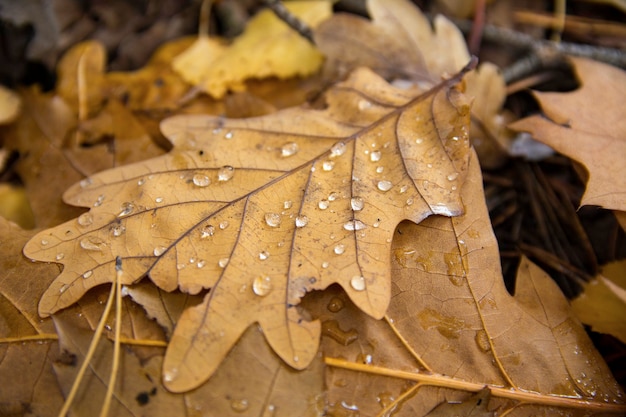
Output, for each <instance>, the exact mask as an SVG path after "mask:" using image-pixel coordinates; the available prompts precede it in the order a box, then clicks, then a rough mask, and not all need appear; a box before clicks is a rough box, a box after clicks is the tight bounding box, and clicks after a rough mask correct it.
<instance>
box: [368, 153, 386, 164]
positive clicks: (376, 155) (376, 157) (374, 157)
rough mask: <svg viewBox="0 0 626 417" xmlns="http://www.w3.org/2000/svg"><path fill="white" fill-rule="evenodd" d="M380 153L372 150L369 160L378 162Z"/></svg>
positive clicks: (380, 156)
mask: <svg viewBox="0 0 626 417" xmlns="http://www.w3.org/2000/svg"><path fill="white" fill-rule="evenodd" d="M382 156H383V155H382V153H381V152H380V151H372V153H370V161H372V162H378V161H380V158H382Z"/></svg>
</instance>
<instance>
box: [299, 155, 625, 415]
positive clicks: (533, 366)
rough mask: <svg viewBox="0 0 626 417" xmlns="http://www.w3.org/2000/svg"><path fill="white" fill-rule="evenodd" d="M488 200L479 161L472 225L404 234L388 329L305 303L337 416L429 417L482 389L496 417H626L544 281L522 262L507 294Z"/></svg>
mask: <svg viewBox="0 0 626 417" xmlns="http://www.w3.org/2000/svg"><path fill="white" fill-rule="evenodd" d="M483 196H484V193H483V190H482V178H481V173H480V168H479V166H478V163H477V158H476V156H475V154H474V155H473V157H472V158H471V159H470V162H469V173H468V176H467V179H466V181H465V184H464V186H463V191H462V195H461V197H462V199H463V203H464V204H465V208H466V210H465V213H464V214H463V215H461V216H457V217H452V218H446V217H443V216H431V217H429V218H428V219H425V220H424V221H422V222H421V223H419V224H414V223H412V222H408V221H407V222H403V223H401V224H400V225H399V226H398V229H397V231H396V233H395V236H394V240H393V246H392V252H391V253H392V302H391V304H390V307H389V310H388V312H387V314H386V316H385V320H378V321H377V320H373V319H372V318H371V317H367V316H365V315H364V314H362V313H361V312H360V311H358V309H356V308H355V307H354V306H353V305H352V303H350V301H349V300H347V298H346V297H345V294H344V293H343V292H341V291H337V288H336V287H335V288H329V289H328V290H327V291H325V292H323V293H315V294H311V295H310V296H307V298H305V300H304V302H303V305H304V307H305V308H306V309H307V310H309V311H311V314H312V315H313V317H315V318H316V319H319V320H321V321H322V323H323V324H322V327H323V329H324V331H323V333H322V334H323V336H324V337H322V344H321V350H322V352H323V353H324V356H325V361H326V364H327V365H329V366H330V369H329V371H328V372H329V373H328V376H327V386H328V387H329V392H328V401H329V403H330V404H329V407H330V414H331V415H342V414H341V410H346V409H347V410H359V411H360V412H361V414H360V415H367V416H373V415H388V414H389V413H393V415H397V416H421V415H426V414H427V413H428V412H429V410H432V409H433V408H434V407H436V406H437V405H438V404H439V403H441V402H458V401H463V400H464V399H465V398H466V397H467V396H468V394H467V393H466V392H463V391H474V392H478V391H480V390H482V389H483V388H485V387H487V388H489V390H490V392H491V400H490V404H489V407H488V410H490V411H491V412H493V410H496V409H498V414H499V413H503V414H507V413H513V414H514V415H523V416H526V415H552V414H550V413H557V412H559V413H561V412H564V411H565V410H564V408H571V410H567V412H570V411H571V412H572V413H574V414H573V415H579V414H576V413H577V412H576V411H575V410H579V411H580V410H585V411H582V413H584V414H585V415H587V414H586V413H587V411H590V410H595V411H598V412H602V411H606V412H614V413H623V412H624V410H626V406H624V404H623V398H624V393H623V392H622V390H621V388H620V387H619V385H618V384H617V382H616V381H615V380H614V379H613V377H612V375H611V373H610V371H609V370H608V368H607V366H606V364H605V363H604V361H603V360H602V357H601V356H600V354H599V353H598V352H597V351H596V350H595V349H594V347H593V344H592V343H591V341H590V340H589V338H588V336H587V334H586V333H585V330H584V329H583V327H582V326H581V325H580V323H579V322H578V321H577V320H576V318H575V316H574V314H573V313H572V311H571V310H570V308H569V305H568V302H567V300H566V299H565V297H564V296H563V294H562V293H561V291H560V290H559V288H558V287H557V285H556V284H555V283H554V281H552V279H550V277H549V276H548V275H547V274H546V273H545V272H543V271H542V270H541V269H539V268H538V267H537V266H535V265H534V264H532V263H531V262H530V261H529V260H528V259H522V261H521V263H520V267H519V270H518V274H517V280H516V288H515V294H514V295H513V296H511V295H510V294H509V293H508V292H507V290H506V288H505V286H504V281H503V279H502V273H501V269H500V267H499V252H498V244H497V242H496V239H495V236H494V234H493V231H492V230H491V223H490V219H489V214H488V211H487V208H486V203H485V200H484V197H483ZM355 372H356V373H355ZM616 403H617V404H616ZM555 407H558V408H559V410H560V411H557V409H555ZM469 410H471V401H470V403H468V408H467V409H466V411H467V412H469ZM483 411H484V410H483ZM516 413H519V414H516ZM563 415H572V414H563Z"/></svg>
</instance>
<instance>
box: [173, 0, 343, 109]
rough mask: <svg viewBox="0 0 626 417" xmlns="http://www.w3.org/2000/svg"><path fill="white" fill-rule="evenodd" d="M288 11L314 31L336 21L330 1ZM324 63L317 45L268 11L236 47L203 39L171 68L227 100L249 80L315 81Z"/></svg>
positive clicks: (297, 5)
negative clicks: (325, 22)
mask: <svg viewBox="0 0 626 417" xmlns="http://www.w3.org/2000/svg"><path fill="white" fill-rule="evenodd" d="M285 7H286V8H287V9H289V10H290V11H291V12H292V13H293V14H294V15H296V16H298V17H299V18H300V19H301V20H302V21H303V22H305V23H306V24H308V25H309V26H311V27H315V26H317V25H318V24H319V23H320V22H321V21H322V20H324V19H326V18H327V17H329V16H330V15H331V5H330V3H329V2H327V1H302V2H296V1H294V2H289V3H287V4H286V5H285ZM322 60H323V57H322V55H321V54H320V53H319V51H317V50H316V49H315V47H314V46H313V45H311V44H310V43H309V42H308V41H307V40H306V39H304V38H302V37H301V36H300V35H299V34H298V33H297V32H296V31H294V30H293V29H291V28H290V27H289V26H287V24H286V23H285V22H283V21H282V20H280V19H278V18H277V17H276V16H275V15H274V14H273V13H272V12H271V11H270V10H264V11H261V12H260V13H259V14H258V15H257V16H255V17H254V18H252V19H251V20H250V21H249V22H248V25H247V27H246V29H245V31H244V32H243V33H242V34H241V35H240V36H239V37H237V38H236V39H235V41H234V42H233V44H232V45H230V46H228V47H226V46H224V45H223V43H222V42H220V41H219V40H217V39H213V38H209V37H208V36H200V37H199V38H198V40H197V41H196V42H195V43H194V44H193V45H192V46H191V47H190V48H189V49H187V50H186V51H185V52H183V53H182V54H180V55H178V56H177V57H176V58H175V59H174V60H173V62H172V67H173V68H174V70H175V71H176V72H177V73H178V74H180V75H181V77H183V79H185V80H186V81H187V82H188V83H190V84H192V85H198V86H199V87H200V88H201V89H202V91H205V92H206V93H208V94H209V95H211V96H212V97H214V98H222V97H223V96H224V95H225V94H226V92H228V90H236V91H240V90H242V89H244V81H245V80H247V79H249V78H267V77H272V76H273V77H278V78H281V79H283V78H290V77H296V76H301V77H304V76H309V75H312V74H314V73H315V72H316V71H317V70H318V69H319V68H320V66H321V65H322Z"/></svg>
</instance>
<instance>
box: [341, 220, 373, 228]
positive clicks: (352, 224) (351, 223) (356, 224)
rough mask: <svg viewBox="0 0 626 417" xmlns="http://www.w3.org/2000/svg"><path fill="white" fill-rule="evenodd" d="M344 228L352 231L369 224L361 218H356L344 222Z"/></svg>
mask: <svg viewBox="0 0 626 417" xmlns="http://www.w3.org/2000/svg"><path fill="white" fill-rule="evenodd" d="M343 228H344V229H345V230H350V231H352V230H363V229H365V228H367V226H366V225H365V223H363V222H362V221H361V220H357V219H354V220H350V221H347V222H346V223H344V225H343Z"/></svg>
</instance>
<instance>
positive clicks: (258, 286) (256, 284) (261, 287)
mask: <svg viewBox="0 0 626 417" xmlns="http://www.w3.org/2000/svg"><path fill="white" fill-rule="evenodd" d="M252 291H254V293H255V294H256V295H258V296H261V297H264V296H266V295H267V294H269V293H270V291H272V278H271V277H269V276H266V275H265V276H259V277H256V278H255V279H254V281H253V282H252Z"/></svg>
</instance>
